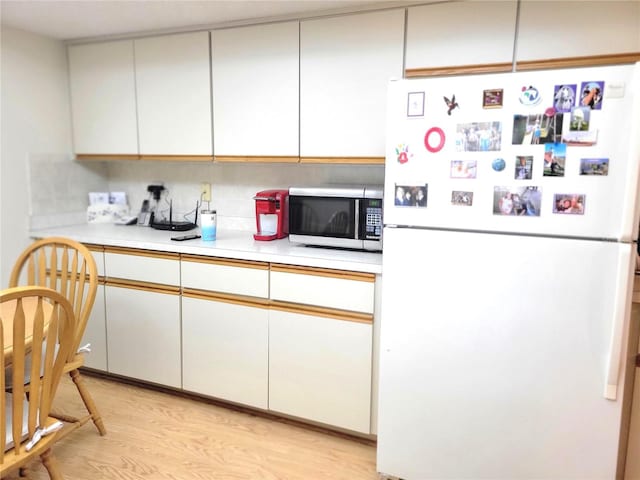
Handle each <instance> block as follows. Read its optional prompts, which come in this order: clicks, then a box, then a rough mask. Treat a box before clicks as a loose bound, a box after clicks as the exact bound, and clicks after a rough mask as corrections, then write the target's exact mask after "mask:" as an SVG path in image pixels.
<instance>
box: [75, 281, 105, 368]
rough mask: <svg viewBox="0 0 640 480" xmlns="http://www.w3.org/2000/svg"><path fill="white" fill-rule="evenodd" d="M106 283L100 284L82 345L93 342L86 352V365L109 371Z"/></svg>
mask: <svg viewBox="0 0 640 480" xmlns="http://www.w3.org/2000/svg"><path fill="white" fill-rule="evenodd" d="M104 289H105V286H104V285H98V290H97V291H96V301H95V303H94V304H93V309H92V310H91V315H89V320H88V321H87V327H86V328H85V331H84V337H82V342H81V343H80V346H83V345H86V344H87V343H90V344H91V352H89V353H85V354H84V365H85V366H86V367H89V368H95V369H96V370H103V371H105V372H106V371H107V325H106V319H105V308H104V307H105V305H104Z"/></svg>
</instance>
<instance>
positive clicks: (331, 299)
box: [271, 270, 375, 313]
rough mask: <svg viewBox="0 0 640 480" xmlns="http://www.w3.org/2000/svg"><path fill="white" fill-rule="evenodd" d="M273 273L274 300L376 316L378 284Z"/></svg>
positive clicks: (336, 278)
mask: <svg viewBox="0 0 640 480" xmlns="http://www.w3.org/2000/svg"><path fill="white" fill-rule="evenodd" d="M371 278H372V279H371V281H369V280H352V279H348V278H339V277H337V276H336V277H332V276H325V275H317V274H314V273H312V272H310V273H309V274H305V273H290V272H284V271H274V270H272V271H271V299H272V300H281V301H285V302H294V303H302V304H306V305H318V306H322V307H329V308H338V309H341V310H350V311H354V312H364V313H373V301H374V290H375V282H374V281H373V276H372V277H371Z"/></svg>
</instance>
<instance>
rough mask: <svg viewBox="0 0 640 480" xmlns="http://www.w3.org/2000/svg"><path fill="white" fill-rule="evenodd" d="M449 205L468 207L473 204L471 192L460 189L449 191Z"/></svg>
mask: <svg viewBox="0 0 640 480" xmlns="http://www.w3.org/2000/svg"><path fill="white" fill-rule="evenodd" d="M451 205H460V206H463V207H470V206H472V205H473V192H464V191H462V190H452V191H451Z"/></svg>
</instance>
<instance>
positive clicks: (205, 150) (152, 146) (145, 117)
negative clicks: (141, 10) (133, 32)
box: [135, 32, 213, 156]
mask: <svg viewBox="0 0 640 480" xmlns="http://www.w3.org/2000/svg"><path fill="white" fill-rule="evenodd" d="M135 58H136V62H135V63H136V81H137V95H138V118H139V121H138V129H139V136H140V154H141V155H181V156H184V155H196V156H197V155H207V156H211V155H212V153H213V152H212V146H211V144H212V141H211V136H212V130H211V85H210V84H211V82H210V70H209V33H208V32H196V33H187V34H180V35H166V36H162V37H152V38H144V39H140V40H135Z"/></svg>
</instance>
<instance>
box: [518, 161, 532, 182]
mask: <svg viewBox="0 0 640 480" xmlns="http://www.w3.org/2000/svg"><path fill="white" fill-rule="evenodd" d="M532 175H533V155H518V156H516V169H515V176H514V178H515V179H516V180H531V177H532Z"/></svg>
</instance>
